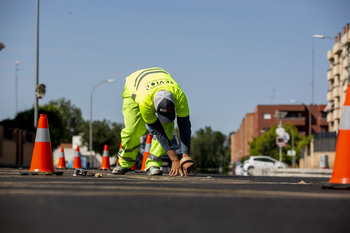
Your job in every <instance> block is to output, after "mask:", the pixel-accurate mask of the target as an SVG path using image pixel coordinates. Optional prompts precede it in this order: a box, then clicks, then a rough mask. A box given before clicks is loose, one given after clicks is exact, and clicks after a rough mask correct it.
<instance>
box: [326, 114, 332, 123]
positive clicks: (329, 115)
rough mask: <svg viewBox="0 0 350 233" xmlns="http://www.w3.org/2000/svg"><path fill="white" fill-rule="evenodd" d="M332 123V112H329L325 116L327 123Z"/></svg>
mask: <svg viewBox="0 0 350 233" xmlns="http://www.w3.org/2000/svg"><path fill="white" fill-rule="evenodd" d="M332 121H333V112H329V113H328V114H327V122H332Z"/></svg>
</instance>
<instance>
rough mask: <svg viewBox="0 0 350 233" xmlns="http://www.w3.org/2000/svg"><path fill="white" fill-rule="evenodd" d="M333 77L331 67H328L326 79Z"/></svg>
mask: <svg viewBox="0 0 350 233" xmlns="http://www.w3.org/2000/svg"><path fill="white" fill-rule="evenodd" d="M332 79H333V72H332V69H329V70H328V71H327V80H328V81H330V80H332Z"/></svg>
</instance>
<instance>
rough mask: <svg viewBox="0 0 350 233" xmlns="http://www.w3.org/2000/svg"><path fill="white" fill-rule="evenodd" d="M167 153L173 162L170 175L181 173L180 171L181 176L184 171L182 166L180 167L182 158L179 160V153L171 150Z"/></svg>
mask: <svg viewBox="0 0 350 233" xmlns="http://www.w3.org/2000/svg"><path fill="white" fill-rule="evenodd" d="M167 154H168V156H169V158H170V159H171V162H172V164H171V170H170V172H169V176H177V175H179V173H180V175H181V176H183V172H182V170H181V167H180V160H179V157H177V155H176V154H175V151H174V150H169V151H168V152H167Z"/></svg>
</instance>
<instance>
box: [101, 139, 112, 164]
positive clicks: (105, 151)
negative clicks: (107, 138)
mask: <svg viewBox="0 0 350 233" xmlns="http://www.w3.org/2000/svg"><path fill="white" fill-rule="evenodd" d="M100 169H102V170H105V169H106V170H107V169H111V165H110V164H109V151H108V146H107V145H105V147H104V149H103V156H102V163H101V167H100Z"/></svg>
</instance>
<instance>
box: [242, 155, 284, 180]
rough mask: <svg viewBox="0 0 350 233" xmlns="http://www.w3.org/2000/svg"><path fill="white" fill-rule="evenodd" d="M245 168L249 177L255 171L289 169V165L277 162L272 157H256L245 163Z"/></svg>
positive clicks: (251, 157)
mask: <svg viewBox="0 0 350 233" xmlns="http://www.w3.org/2000/svg"><path fill="white" fill-rule="evenodd" d="M243 168H244V171H245V172H247V173H248V175H249V174H250V173H251V171H252V170H253V169H282V168H287V164H285V163H282V162H280V161H277V160H276V159H274V158H272V157H270V156H266V155H255V156H250V157H249V159H248V160H246V161H244V165H243Z"/></svg>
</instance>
